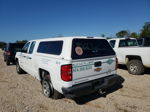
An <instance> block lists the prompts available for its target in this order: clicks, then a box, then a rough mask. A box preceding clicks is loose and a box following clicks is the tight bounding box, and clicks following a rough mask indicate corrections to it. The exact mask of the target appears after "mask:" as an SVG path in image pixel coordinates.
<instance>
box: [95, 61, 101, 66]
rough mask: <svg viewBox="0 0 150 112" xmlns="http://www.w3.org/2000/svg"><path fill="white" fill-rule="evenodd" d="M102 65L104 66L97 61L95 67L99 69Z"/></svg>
mask: <svg viewBox="0 0 150 112" xmlns="http://www.w3.org/2000/svg"><path fill="white" fill-rule="evenodd" d="M101 65H102V62H101V61H97V62H95V63H94V66H95V67H99V66H101Z"/></svg>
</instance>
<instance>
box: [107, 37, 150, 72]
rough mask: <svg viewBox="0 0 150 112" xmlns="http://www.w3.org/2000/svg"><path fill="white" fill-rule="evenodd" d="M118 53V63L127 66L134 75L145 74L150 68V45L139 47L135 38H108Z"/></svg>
mask: <svg viewBox="0 0 150 112" xmlns="http://www.w3.org/2000/svg"><path fill="white" fill-rule="evenodd" d="M108 41H109V43H110V45H111V46H112V47H113V49H114V50H115V52H116V54H117V58H118V63H119V64H124V65H126V66H127V69H128V72H129V73H131V74H134V75H140V74H143V73H144V71H145V68H150V47H139V46H138V44H137V40H136V39H134V38H130V39H129V38H114V39H110V40H108Z"/></svg>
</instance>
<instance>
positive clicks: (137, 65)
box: [127, 60, 145, 75]
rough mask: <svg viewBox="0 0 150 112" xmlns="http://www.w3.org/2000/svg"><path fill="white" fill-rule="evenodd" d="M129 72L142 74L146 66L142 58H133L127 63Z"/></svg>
mask: <svg viewBox="0 0 150 112" xmlns="http://www.w3.org/2000/svg"><path fill="white" fill-rule="evenodd" d="M127 68H128V72H129V73H130V74H133V75H141V74H143V73H144V71H145V68H144V66H143V63H142V62H141V61H140V60H131V61H129V62H128V64H127Z"/></svg>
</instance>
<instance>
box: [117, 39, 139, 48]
mask: <svg viewBox="0 0 150 112" xmlns="http://www.w3.org/2000/svg"><path fill="white" fill-rule="evenodd" d="M130 46H138V44H137V41H136V40H135V39H124V40H120V41H119V47H130Z"/></svg>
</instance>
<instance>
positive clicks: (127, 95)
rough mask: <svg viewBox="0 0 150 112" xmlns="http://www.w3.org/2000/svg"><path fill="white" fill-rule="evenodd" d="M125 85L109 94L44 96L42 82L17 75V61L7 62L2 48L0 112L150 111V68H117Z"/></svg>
mask: <svg viewBox="0 0 150 112" xmlns="http://www.w3.org/2000/svg"><path fill="white" fill-rule="evenodd" d="M117 72H118V74H119V75H120V76H121V77H122V78H124V83H123V87H122V88H121V87H120V88H118V89H113V90H112V91H110V92H108V93H107V95H106V96H102V95H99V94H96V93H95V94H91V95H88V96H84V97H81V98H78V99H76V100H72V99H67V98H62V99H60V100H52V99H49V98H46V97H44V96H43V94H42V91H41V85H40V82H39V81H38V80H37V79H34V78H33V77H31V76H30V75H28V74H23V75H18V74H17V73H16V69H15V65H10V66H8V67H7V66H6V64H5V63H4V61H3V56H2V51H0V112H150V72H147V73H146V74H144V75H141V76H135V75H130V74H128V72H127V71H126V70H124V69H118V71H117Z"/></svg>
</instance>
